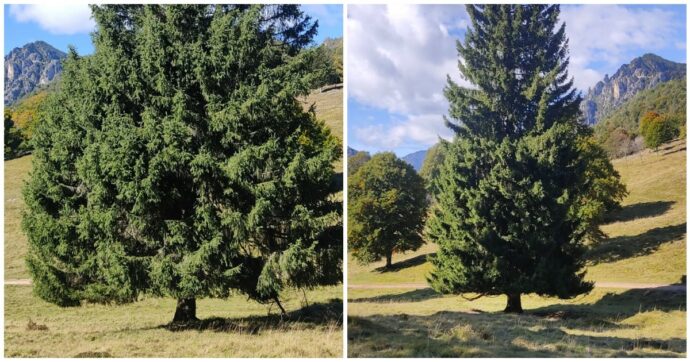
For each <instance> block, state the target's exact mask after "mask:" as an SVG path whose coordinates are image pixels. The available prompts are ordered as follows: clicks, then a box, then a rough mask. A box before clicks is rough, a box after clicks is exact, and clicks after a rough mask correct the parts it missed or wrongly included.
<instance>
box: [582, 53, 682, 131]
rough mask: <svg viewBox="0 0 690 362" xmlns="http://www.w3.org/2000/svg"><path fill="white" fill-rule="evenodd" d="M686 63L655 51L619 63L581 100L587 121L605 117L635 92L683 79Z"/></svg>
mask: <svg viewBox="0 0 690 362" xmlns="http://www.w3.org/2000/svg"><path fill="white" fill-rule="evenodd" d="M685 74H686V71H685V64H683V63H676V62H672V61H670V60H666V59H664V58H662V57H660V56H658V55H655V54H645V55H643V56H641V57H639V58H635V59H633V60H632V61H631V62H630V63H629V64H624V65H623V66H621V67H620V68H619V69H618V70H617V71H616V73H615V74H614V75H613V76H612V77H610V78H609V76H608V74H607V75H606V76H605V77H604V80H603V81H600V82H599V83H597V85H596V86H594V88H590V89H589V91H588V92H587V95H585V97H584V99H583V101H582V106H581V107H582V112H583V113H584V116H585V120H586V122H587V124H590V125H593V124H596V123H597V122H598V121H600V120H602V119H604V118H606V117H607V116H608V115H610V114H611V113H612V112H613V111H615V110H616V109H617V108H618V107H619V106H621V105H622V104H623V103H625V101H627V100H629V99H631V98H632V97H633V96H635V94H637V93H638V92H640V91H642V90H645V89H650V88H654V87H655V86H656V85H658V84H659V83H663V82H668V81H669V80H672V79H679V78H684V77H685Z"/></svg>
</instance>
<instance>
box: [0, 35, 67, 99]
mask: <svg viewBox="0 0 690 362" xmlns="http://www.w3.org/2000/svg"><path fill="white" fill-rule="evenodd" d="M65 56H66V54H65V53H64V52H62V51H60V50H58V49H55V47H53V46H51V45H50V44H48V43H46V42H44V41H40V40H39V41H35V42H33V43H28V44H26V45H24V46H22V47H20V48H14V49H12V51H10V53H9V54H7V55H6V56H5V105H10V104H12V103H14V102H15V101H17V100H18V99H20V98H22V97H23V96H25V95H27V94H30V93H32V92H33V91H34V90H36V89H37V88H38V87H40V86H43V85H46V84H48V83H50V82H51V81H52V80H53V79H54V78H55V77H56V76H57V75H58V74H59V73H60V72H61V71H62V64H61V62H62V59H63V58H65Z"/></svg>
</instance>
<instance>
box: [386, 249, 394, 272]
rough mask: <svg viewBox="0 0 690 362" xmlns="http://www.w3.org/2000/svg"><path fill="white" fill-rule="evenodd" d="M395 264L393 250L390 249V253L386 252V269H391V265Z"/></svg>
mask: <svg viewBox="0 0 690 362" xmlns="http://www.w3.org/2000/svg"><path fill="white" fill-rule="evenodd" d="M392 265H393V252H392V251H389V252H388V254H386V269H390V267H391V266H392Z"/></svg>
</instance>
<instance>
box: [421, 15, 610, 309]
mask: <svg viewBox="0 0 690 362" xmlns="http://www.w3.org/2000/svg"><path fill="white" fill-rule="evenodd" d="M467 11H468V13H469V16H470V18H471V27H470V28H468V31H467V33H466V36H465V40H464V42H463V43H461V42H457V49H458V52H459V54H460V56H461V57H462V60H461V61H460V62H459V64H458V67H459V69H460V72H461V73H462V75H463V76H464V77H465V78H466V79H467V80H468V81H469V82H471V83H472V84H473V85H474V87H472V88H462V87H460V86H458V85H457V84H456V83H454V82H453V81H452V80H450V78H449V79H448V84H447V86H446V88H445V95H446V97H447V99H448V100H449V102H450V110H449V116H450V119H448V120H447V121H446V124H447V126H448V127H450V128H451V129H452V130H453V131H455V133H456V136H455V138H454V140H453V142H451V143H449V144H448V146H447V148H446V152H445V160H444V163H443V166H442V167H441V170H440V174H439V176H438V177H437V178H436V180H435V181H434V182H435V185H434V187H435V188H436V189H437V190H438V194H437V197H436V201H437V203H436V206H435V207H434V209H433V212H432V216H431V217H430V220H429V222H428V224H427V228H426V235H427V236H428V238H429V240H430V241H433V242H435V243H437V244H438V245H439V251H438V253H437V256H436V257H435V258H433V260H432V263H433V267H434V269H433V271H432V273H431V275H430V277H429V282H430V283H431V285H432V286H433V288H434V289H436V290H437V291H439V292H442V293H452V294H463V293H477V295H478V297H481V296H484V295H507V297H508V303H507V306H506V308H505V311H506V312H522V305H521V298H520V297H521V294H526V293H536V294H539V295H544V296H556V297H559V298H571V297H574V296H576V295H579V294H582V293H586V292H588V291H590V290H591V289H592V283H591V282H589V281H586V280H585V272H584V270H583V268H584V266H585V252H586V247H585V242H586V241H587V238H588V236H590V235H592V233H593V231H592V229H593V228H595V227H596V223H597V222H598V221H599V220H600V216H601V212H603V211H602V210H603V209H604V208H601V207H600V208H597V209H596V210H598V211H596V212H595V211H593V210H594V206H593V205H592V200H591V199H590V198H588V197H587V195H591V193H592V192H593V189H592V187H593V186H592V182H591V181H592V180H590V179H588V173H587V170H588V167H589V165H590V164H591V162H592V155H596V153H593V152H581V147H582V145H581V140H582V137H585V136H587V135H588V134H590V133H591V132H590V131H588V130H587V129H586V126H584V125H583V124H582V123H580V121H578V119H579V105H580V102H581V97H580V95H579V93H578V92H577V91H576V89H574V88H573V80H572V78H570V77H569V75H568V72H567V68H568V62H569V60H568V41H567V39H566V36H565V24H562V25H560V26H559V25H558V23H559V21H558V16H559V12H560V9H559V6H558V5H551V6H547V5H476V6H475V5H468V6H467ZM588 146H590V147H596V145H593V144H588ZM599 155H600V156H601V155H603V153H601V154H599ZM597 160H599V161H601V158H597ZM604 161H605V162H608V160H606V159H605V157H604ZM600 169H601V170H604V171H605V170H607V168H600ZM610 169H611V170H612V168H610ZM610 176H612V177H613V178H614V182H618V184H620V181H619V180H618V176H617V175H615V174H614V175H610ZM603 197H604V198H612V199H616V200H618V201H620V197H622V196H620V195H604V196H603Z"/></svg>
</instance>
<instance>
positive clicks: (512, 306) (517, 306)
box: [503, 293, 522, 313]
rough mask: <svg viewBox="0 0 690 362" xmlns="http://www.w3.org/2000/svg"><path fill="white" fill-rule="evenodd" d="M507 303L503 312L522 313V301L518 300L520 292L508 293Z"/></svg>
mask: <svg viewBox="0 0 690 362" xmlns="http://www.w3.org/2000/svg"><path fill="white" fill-rule="evenodd" d="M506 295H507V296H508V304H507V305H506V309H504V310H503V312H504V313H522V301H521V300H520V293H509V294H506Z"/></svg>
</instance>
